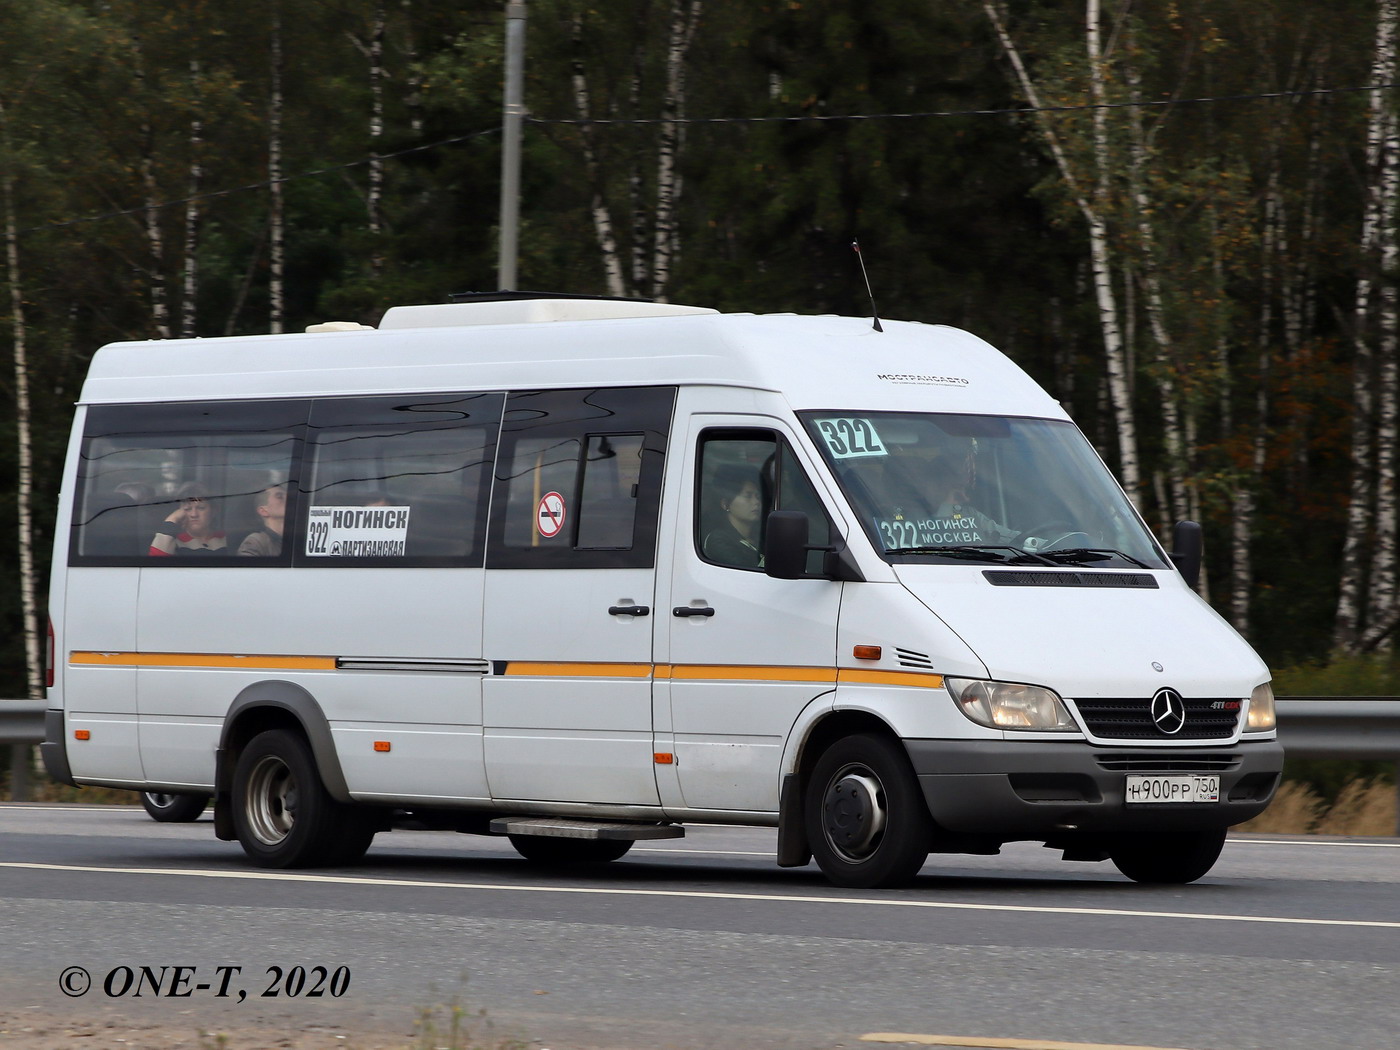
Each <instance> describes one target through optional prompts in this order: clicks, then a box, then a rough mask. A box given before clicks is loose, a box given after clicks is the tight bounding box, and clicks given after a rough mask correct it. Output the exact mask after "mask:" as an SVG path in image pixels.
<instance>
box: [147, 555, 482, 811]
mask: <svg viewBox="0 0 1400 1050" xmlns="http://www.w3.org/2000/svg"><path fill="white" fill-rule="evenodd" d="M481 581H482V570H480V569H472V568H462V569H394V568H364V569H352V568H327V569H319V568H317V569H309V568H298V569H294V570H291V571H288V570H286V569H277V568H267V569H263V568H247V569H244V568H238V567H211V568H198V567H184V566H181V567H172V568H164V567H162V568H157V569H147V570H144V574H143V581H142V588H141V602H140V612H139V641H140V649H141V651H142V652H143V653H144V654H147V655H146V656H145V657H143V659H145V660H147V661H149V663H148V665H147V667H145V668H143V670H142V672H141V680H140V687H141V692H140V696H141V722H142V746H143V754H144V761H145V764H146V773H147V776H148V777H149V779H150V780H151V781H152V782H156V783H165V784H186V783H208V782H212V776H213V754H214V749H215V747H216V746H217V743H218V739H219V731H220V727H221V726H222V724H223V720H224V717H225V714H226V713H227V711H228V708H229V705H230V704H231V703H232V702H233V700H234V698H235V697H236V696H238V694H239V693H240V692H241V691H242V690H243V689H244V688H246V687H247V686H249V685H251V684H253V683H254V682H258V681H265V680H270V679H275V680H279V681H287V682H293V683H295V684H297V685H299V686H301V687H302V688H303V689H305V690H306V691H307V692H308V693H309V694H310V695H311V696H312V697H314V698H315V700H316V702H317V703H318V704H319V705H320V707H321V710H322V711H323V712H324V713H325V716H326V719H327V721H328V722H329V724H330V728H331V731H332V736H333V738H334V739H335V741H336V751H337V754H338V755H339V758H340V763H341V768H342V770H343V771H344V773H345V778H346V783H347V786H348V787H349V789H350V792H351V794H353V795H356V796H361V797H374V798H381V797H383V798H388V797H392V798H404V799H407V798H410V797H413V798H441V799H454V798H457V799H480V798H484V797H486V795H487V792H486V781H485V772H484V768H483V764H482V757H481V669H480V667H476V668H473V666H472V664H473V661H479V658H480V652H481ZM192 602H193V603H195V604H196V605H197V608H196V609H191V603H192ZM211 615H212V616H214V617H216V622H215V621H211V618H210V616H211ZM211 647H221V648H220V651H218V652H210V649H211ZM188 653H196V654H200V653H202V654H205V655H206V656H208V658H209V659H208V661H207V666H203V667H200V666H194V667H187V666H158V665H159V663H160V662H161V661H162V660H163V659H165V658H164V657H163V656H162V655H161V654H188ZM229 657H234V658H236V661H235V662H237V663H246V664H247V665H248V666H247V669H246V670H243V669H240V668H237V667H235V668H232V669H230V668H229V667H228V666H226V665H227V664H228V663H229ZM396 660H398V661H405V662H407V661H414V660H434V661H441V664H439V665H436V666H437V667H438V669H435V670H422V671H418V670H411V669H408V666H407V665H406V666H400V667H398V668H395V667H394V661H396ZM356 661H378V662H381V666H383V667H384V668H385V669H366V668H361V667H355V666H354V664H355V663H356ZM338 664H341V665H344V664H348V665H349V666H337V665H338ZM220 665H224V666H220ZM453 668H455V670H454V669H453ZM377 742H378V743H380V744H381V749H380V750H376V749H375V744H376V743H377ZM383 744H387V745H388V749H387V750H385V749H383V747H382V745H383Z"/></svg>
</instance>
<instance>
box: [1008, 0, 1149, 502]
mask: <svg viewBox="0 0 1400 1050" xmlns="http://www.w3.org/2000/svg"><path fill="white" fill-rule="evenodd" d="M982 9H983V11H985V12H986V14H987V18H988V19H989V20H990V21H991V23H992V27H993V29H994V30H995V32H996V34H997V39H998V40H999V41H1000V43H1001V46H1002V50H1003V51H1004V52H1005V53H1006V57H1007V59H1008V60H1009V61H1010V63H1011V68H1012V71H1013V75H1014V77H1015V81H1016V84H1017V86H1018V87H1019V88H1020V90H1021V93H1022V94H1023V95H1024V96H1025V99H1026V101H1027V102H1028V103H1029V104H1030V106H1031V108H1032V109H1033V110H1035V111H1036V114H1035V116H1036V121H1037V123H1038V126H1039V128H1040V132H1041V135H1042V136H1043V137H1044V139H1045V143H1046V146H1047V148H1048V149H1049V150H1050V155H1051V156H1052V157H1053V158H1054V160H1055V165H1056V167H1057V168H1059V171H1060V176H1061V178H1063V179H1064V180H1065V186H1066V187H1067V189H1068V190H1069V193H1070V196H1071V197H1072V198H1073V200H1074V202H1075V205H1076V207H1078V209H1079V212H1080V214H1081V215H1083V216H1084V221H1085V223H1086V224H1087V225H1088V227H1089V261H1090V269H1091V271H1092V274H1093V285H1094V298H1095V302H1096V303H1097V305H1098V310H1099V330H1100V331H1101V332H1102V334H1103V342H1104V355H1105V363H1106V368H1105V371H1106V373H1107V389H1108V398H1109V402H1110V405H1111V407H1112V411H1113V419H1114V423H1115V427H1116V430H1117V435H1118V466H1119V478H1120V480H1121V481H1122V483H1123V487H1124V489H1126V490H1127V493H1128V497H1129V498H1130V499H1132V500H1133V501H1134V502H1137V500H1138V498H1139V490H1140V489H1141V487H1142V479H1141V466H1140V461H1139V458H1138V447H1137V424H1136V421H1135V418H1134V414H1133V405H1132V389H1131V377H1130V370H1129V367H1128V363H1127V352H1126V348H1125V346H1124V342H1123V330H1122V326H1121V324H1120V322H1119V317H1118V303H1117V300H1116V298H1115V296H1114V291H1113V260H1112V253H1111V251H1110V248H1109V240H1108V232H1109V231H1108V220H1107V215H1106V210H1107V208H1108V205H1109V190H1110V184H1109V178H1110V174H1111V168H1110V160H1111V158H1110V155H1109V143H1108V127H1107V119H1108V118H1107V110H1105V109H1103V108H1098V109H1096V110H1095V111H1094V118H1093V119H1094V136H1093V138H1094V169H1095V181H1094V186H1093V191H1092V193H1093V196H1092V200H1091V198H1090V195H1089V193H1088V192H1087V191H1086V190H1085V188H1084V184H1083V179H1082V178H1081V177H1080V175H1079V174H1078V173H1077V172H1076V171H1075V169H1074V167H1073V166H1072V165H1071V164H1070V161H1069V158H1068V156H1067V155H1066V153H1065V151H1064V147H1063V146H1062V145H1061V143H1060V139H1059V136H1058V135H1057V134H1056V132H1055V129H1054V127H1053V125H1052V124H1051V123H1050V121H1049V118H1048V117H1047V116H1046V114H1045V112H1044V111H1043V109H1042V107H1041V104H1040V94H1039V92H1038V91H1037V90H1036V88H1035V84H1034V82H1033V81H1032V80H1031V77H1030V73H1029V72H1028V71H1027V69H1026V66H1025V63H1024V61H1023V60H1022V58H1021V53H1020V51H1019V49H1018V48H1017V47H1016V44H1015V42H1014V41H1013V40H1012V39H1011V34H1010V33H1009V32H1008V31H1007V27H1006V17H1005V14H1004V11H1003V9H1002V7H1001V6H1000V4H999V2H998V0H983V3H982ZM1099 35H1100V30H1099V3H1098V0H1088V2H1087V7H1086V30H1085V43H1086V49H1087V51H1088V61H1089V75H1090V83H1091V91H1092V96H1091V97H1092V98H1093V101H1094V102H1095V104H1096V105H1099V106H1100V107H1102V104H1103V102H1104V101H1105V98H1106V94H1107V92H1106V88H1105V85H1104V78H1103V56H1102V49H1101V46H1100V42H1099Z"/></svg>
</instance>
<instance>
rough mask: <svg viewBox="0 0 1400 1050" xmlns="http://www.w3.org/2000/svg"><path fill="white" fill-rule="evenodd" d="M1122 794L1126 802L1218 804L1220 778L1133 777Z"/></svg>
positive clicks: (1129, 779) (1129, 778)
mask: <svg viewBox="0 0 1400 1050" xmlns="http://www.w3.org/2000/svg"><path fill="white" fill-rule="evenodd" d="M1124 794H1125V800H1126V801H1128V802H1156V803H1163V802H1188V803H1189V802H1219V801H1220V778H1219V777H1209V776H1184V777H1136V776H1133V777H1128V783H1127V787H1126V790H1125V792H1124Z"/></svg>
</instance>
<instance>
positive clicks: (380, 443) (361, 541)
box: [296, 394, 504, 567]
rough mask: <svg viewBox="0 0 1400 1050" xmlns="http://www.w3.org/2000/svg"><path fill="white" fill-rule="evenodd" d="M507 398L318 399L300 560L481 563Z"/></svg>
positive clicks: (365, 563)
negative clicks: (491, 480) (490, 486)
mask: <svg viewBox="0 0 1400 1050" xmlns="http://www.w3.org/2000/svg"><path fill="white" fill-rule="evenodd" d="M503 402H504V395H503V394H457V395H441V394H437V395H417V396H407V397H405V396H398V397H376V398H345V399H329V398H328V399H324V400H319V401H317V402H316V403H315V404H314V406H313V407H312V411H311V426H310V438H309V441H308V449H307V459H308V464H307V468H306V471H305V474H306V482H305V486H304V489H305V491H304V493H303V505H304V508H305V510H304V514H303V516H302V519H301V521H302V525H301V528H300V529H299V531H298V532H297V535H298V537H299V538H298V541H297V544H296V548H297V562H298V564H301V565H335V564H354V565H362V566H399V567H403V566H438V565H443V566H445V565H480V564H481V563H482V553H483V549H484V537H485V526H486V505H487V491H488V489H487V484H488V478H489V476H490V466H491V462H492V459H493V457H494V454H495V445H496V435H497V431H498V429H499V427H500V419H501V405H502V403H503Z"/></svg>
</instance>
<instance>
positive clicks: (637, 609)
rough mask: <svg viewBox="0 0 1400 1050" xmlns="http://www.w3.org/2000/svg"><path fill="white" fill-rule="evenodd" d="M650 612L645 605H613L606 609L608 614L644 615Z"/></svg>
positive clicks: (649, 608)
mask: <svg viewBox="0 0 1400 1050" xmlns="http://www.w3.org/2000/svg"><path fill="white" fill-rule="evenodd" d="M650 612H651V607H650V606H647V605H614V606H612V607H611V608H610V609H608V615H609V616H646V615H648V614H649V613H650Z"/></svg>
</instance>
